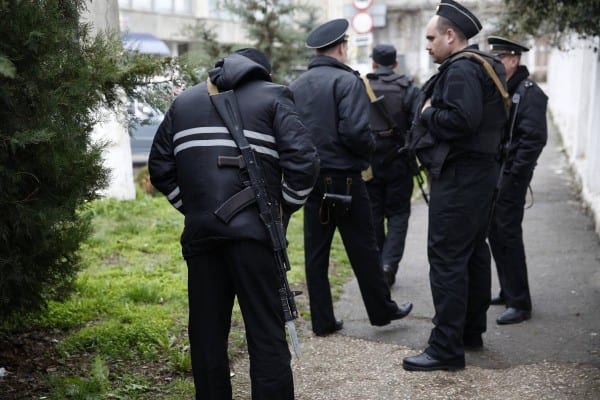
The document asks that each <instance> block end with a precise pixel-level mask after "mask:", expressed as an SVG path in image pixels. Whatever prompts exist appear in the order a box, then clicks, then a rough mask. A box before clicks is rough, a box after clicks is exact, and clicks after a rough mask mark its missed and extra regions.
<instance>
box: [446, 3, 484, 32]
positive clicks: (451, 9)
mask: <svg viewBox="0 0 600 400" xmlns="http://www.w3.org/2000/svg"><path fill="white" fill-rule="evenodd" d="M436 14H437V15H439V16H440V17H444V18H448V19H449V20H450V21H452V22H453V23H454V25H456V27H457V28H458V29H460V30H461V32H462V33H464V34H465V36H466V38H467V39H470V38H472V37H473V36H475V35H477V34H478V33H479V31H480V30H481V28H482V26H481V22H479V20H478V19H477V17H476V16H475V15H474V14H473V13H472V12H471V11H469V10H467V8H466V7H465V6H463V5H461V4H458V3H457V2H456V1H452V0H442V1H441V2H440V4H438V6H437V10H436Z"/></svg>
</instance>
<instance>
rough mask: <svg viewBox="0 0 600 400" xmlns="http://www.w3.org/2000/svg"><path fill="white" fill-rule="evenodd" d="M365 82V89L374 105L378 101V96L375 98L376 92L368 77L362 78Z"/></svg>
mask: <svg viewBox="0 0 600 400" xmlns="http://www.w3.org/2000/svg"><path fill="white" fill-rule="evenodd" d="M362 80H363V82H364V83H365V89H366V90H367V95H368V96H369V100H371V103H374V102H375V101H376V100H377V96H375V92H374V91H373V87H372V86H371V82H370V81H369V78H367V77H366V76H363V77H362Z"/></svg>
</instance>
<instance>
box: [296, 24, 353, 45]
mask: <svg viewBox="0 0 600 400" xmlns="http://www.w3.org/2000/svg"><path fill="white" fill-rule="evenodd" d="M349 25H350V23H349V22H348V20H346V19H344V18H338V19H333V20H331V21H328V22H325V23H324V24H322V25H319V26H317V27H316V28H315V29H313V30H312V31H311V32H310V33H309V34H308V37H307V38H306V47H308V48H309V49H322V48H324V47H329V46H333V45H336V44H338V43H341V42H343V41H344V40H346V31H347V30H348V26H349Z"/></svg>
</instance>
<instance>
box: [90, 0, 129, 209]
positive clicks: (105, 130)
mask: <svg viewBox="0 0 600 400" xmlns="http://www.w3.org/2000/svg"><path fill="white" fill-rule="evenodd" d="M82 19H84V20H89V21H91V22H92V24H93V28H94V31H96V32H99V31H104V30H108V31H118V30H119V7H118V4H117V0H106V1H89V0H88V13H87V14H86V15H83V16H82ZM99 112H100V115H101V116H102V122H101V123H99V124H97V125H96V126H95V127H94V131H93V132H92V138H93V139H94V140H97V141H100V142H103V143H107V147H106V149H105V150H104V153H103V158H104V167H106V168H107V169H109V170H110V177H109V182H108V185H107V187H106V188H104V190H102V191H101V194H102V195H103V196H107V197H114V198H117V199H123V200H125V199H134V198H135V184H134V182H133V164H132V161H131V147H130V144H129V132H128V131H127V124H126V121H125V118H124V116H125V110H123V111H122V112H121V113H119V114H116V113H115V112H113V111H110V110H100V111H99Z"/></svg>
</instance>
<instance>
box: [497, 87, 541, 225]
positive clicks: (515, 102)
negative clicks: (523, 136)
mask: <svg viewBox="0 0 600 400" xmlns="http://www.w3.org/2000/svg"><path fill="white" fill-rule="evenodd" d="M520 102H521V95H520V94H519V93H515V94H513V97H512V104H513V105H514V107H513V109H512V110H511V111H512V113H511V116H510V125H509V126H508V132H507V135H506V137H507V138H508V139H507V140H506V143H504V144H503V145H502V148H501V149H500V160H501V164H500V173H499V174H498V178H497V179H496V187H495V188H494V195H493V196H492V205H491V206H490V216H489V222H488V229H489V226H490V225H491V222H492V218H493V216H494V209H495V208H496V200H498V194H499V193H500V186H502V178H503V177H504V168H505V165H506V159H507V157H508V150H509V147H510V144H511V142H512V136H513V130H514V129H515V123H516V121H517V112H518V111H519V103H520ZM532 196H533V194H532Z"/></svg>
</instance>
